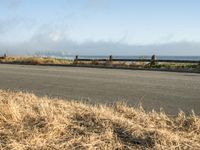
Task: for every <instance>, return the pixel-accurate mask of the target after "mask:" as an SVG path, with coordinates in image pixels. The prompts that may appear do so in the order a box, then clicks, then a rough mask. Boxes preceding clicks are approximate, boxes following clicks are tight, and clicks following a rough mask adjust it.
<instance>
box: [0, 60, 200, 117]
mask: <svg viewBox="0 0 200 150" xmlns="http://www.w3.org/2000/svg"><path fill="white" fill-rule="evenodd" d="M0 89H12V90H24V91H31V92H34V93H35V94H37V95H39V96H44V95H47V96H49V97H61V98H68V99H77V100H79V99H82V100H89V101H91V102H95V103H96V102H101V103H112V102H115V101H117V100H126V101H127V102H128V103H129V104H131V105H136V104H138V103H139V102H141V103H142V104H143V106H144V107H145V109H147V110H151V109H153V108H155V109H156V110H158V109H159V108H160V107H163V108H164V110H165V111H166V112H167V113H170V114H175V113H177V111H178V110H179V109H182V110H184V111H186V112H189V111H190V110H191V109H193V110H195V112H196V113H197V114H200V74H192V73H172V72H153V71H135V70H117V69H95V68H78V67H77V68H76V67H49V66H48V67H47V66H23V65H2V64H1V65H0Z"/></svg>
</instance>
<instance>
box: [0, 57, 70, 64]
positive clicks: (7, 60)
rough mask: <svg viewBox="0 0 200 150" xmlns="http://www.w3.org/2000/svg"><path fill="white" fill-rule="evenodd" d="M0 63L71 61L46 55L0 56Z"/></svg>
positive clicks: (60, 62)
mask: <svg viewBox="0 0 200 150" xmlns="http://www.w3.org/2000/svg"><path fill="white" fill-rule="evenodd" d="M0 63H11V64H30V65H41V64H59V65H60V64H63V65H64V64H71V63H72V61H70V60H65V59H56V58H50V57H48V58H46V57H6V58H1V59H0Z"/></svg>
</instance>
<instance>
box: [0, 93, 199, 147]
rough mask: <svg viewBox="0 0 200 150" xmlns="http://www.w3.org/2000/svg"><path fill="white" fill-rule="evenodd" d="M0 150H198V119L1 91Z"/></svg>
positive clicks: (182, 115)
mask: <svg viewBox="0 0 200 150" xmlns="http://www.w3.org/2000/svg"><path fill="white" fill-rule="evenodd" d="M0 149H6V150H7V149H16V150H24V149H27V150H34V149H35V150H36V149H37V150H43V149H57V150H61V149H77V150H78V149H108V150H109V149H110V150H111V149H200V117H199V116H196V115H195V114H194V113H192V114H191V115H190V116H185V115H184V113H183V112H181V113H179V114H178V116H176V117H169V116H167V115H165V113H163V112H159V113H156V112H153V111H152V112H145V111H144V110H143V109H142V108H141V107H138V108H132V107H128V106H126V105H125V104H116V105H114V106H113V107H108V106H104V105H96V106H94V105H90V104H86V103H80V102H75V101H71V102H70V101H63V100H58V99H54V100H50V99H48V98H45V97H44V98H38V97H36V96H35V95H33V94H27V93H22V92H18V93H13V92H9V91H1V90H0Z"/></svg>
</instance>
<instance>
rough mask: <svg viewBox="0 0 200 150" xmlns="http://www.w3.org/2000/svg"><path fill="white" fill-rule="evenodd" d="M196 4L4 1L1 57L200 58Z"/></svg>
mask: <svg viewBox="0 0 200 150" xmlns="http://www.w3.org/2000/svg"><path fill="white" fill-rule="evenodd" d="M199 8H200V1H198V0H190V1H189V0H167V1H161V0H151V1H150V0H123V1H122V0H76V1H74V0H57V1H55V0H42V1H41V0H0V35H1V36H0V55H1V53H5V52H6V53H8V54H11V55H32V54H34V53H38V52H65V53H66V54H71V55H75V54H79V55H110V54H112V55H152V54H156V55H168V56H170V55H184V56H185V55H187V56H197V55H198V56H200V29H199V26H200V20H199V15H200V10H199Z"/></svg>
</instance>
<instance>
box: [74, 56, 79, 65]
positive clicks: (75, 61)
mask: <svg viewBox="0 0 200 150" xmlns="http://www.w3.org/2000/svg"><path fill="white" fill-rule="evenodd" d="M77 63H78V55H76V56H75V59H74V64H77Z"/></svg>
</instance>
